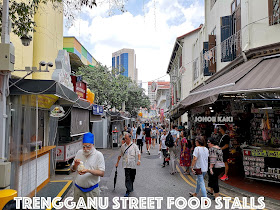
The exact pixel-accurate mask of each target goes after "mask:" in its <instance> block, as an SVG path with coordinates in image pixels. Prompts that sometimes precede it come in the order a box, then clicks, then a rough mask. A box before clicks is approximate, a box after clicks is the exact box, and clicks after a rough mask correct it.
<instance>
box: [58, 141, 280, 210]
mask: <svg viewBox="0 0 280 210" xmlns="http://www.w3.org/2000/svg"><path fill="white" fill-rule="evenodd" d="M99 151H101V152H102V153H103V154H104V158H105V162H106V172H105V176H104V177H103V178H102V179H101V182H100V188H101V196H102V197H109V202H110V206H112V205H113V203H112V199H113V197H122V196H124V194H125V191H126V188H125V183H124V181H125V180H124V177H125V176H124V170H123V169H122V167H121V164H120V165H119V168H118V180H117V184H116V189H115V190H114V174H115V163H116V161H117V156H118V154H119V150H118V149H113V150H112V149H102V150H99ZM144 151H146V150H145V149H144ZM162 161H163V159H160V158H159V155H158V146H156V148H154V149H152V150H151V155H147V154H146V153H143V154H142V158H141V166H139V167H138V168H137V175H136V180H135V183H134V189H135V191H134V192H133V193H131V197H137V198H139V197H163V201H162V207H161V209H167V205H166V203H167V202H166V201H167V197H175V198H178V197H184V198H186V199H189V196H188V195H189V192H194V190H195V186H196V181H195V176H194V175H183V171H184V168H182V167H180V166H178V164H177V167H176V169H177V172H178V173H176V174H175V175H170V173H169V172H170V168H169V167H168V166H167V167H165V168H162V167H161V164H162ZM74 176H75V174H73V173H72V174H70V175H56V176H55V177H53V179H55V180H73V178H74ZM220 185H221V186H222V187H221V195H222V196H224V197H232V198H234V197H238V198H239V199H240V200H241V201H242V197H244V196H250V197H255V198H256V197H259V195H256V194H252V193H249V192H247V191H244V190H241V189H238V188H233V187H231V186H230V187H229V185H227V184H225V183H222V182H221V183H220ZM224 186H225V187H224ZM66 196H73V189H71V190H70V191H69V192H68V194H67V195H66ZM200 196H201V195H199V197H200ZM232 200H233V199H232ZM265 202H266V209H273V210H274V209H280V206H279V202H278V201H277V200H272V199H267V198H266V201H265ZM214 204H215V202H214V201H212V206H211V208H209V209H215V205H214ZM230 204H232V201H231V203H230ZM110 209H112V208H110ZM127 209H128V208H127ZM147 209H148V208H147ZM171 209H177V208H175V206H173V207H172V208H171ZM184 209H190V208H189V207H187V208H184ZM222 209H224V208H222Z"/></svg>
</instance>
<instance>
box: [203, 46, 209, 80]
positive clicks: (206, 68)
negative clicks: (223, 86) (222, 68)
mask: <svg viewBox="0 0 280 210" xmlns="http://www.w3.org/2000/svg"><path fill="white" fill-rule="evenodd" d="M208 50H209V43H208V42H203V61H204V62H203V75H204V76H211V73H210V72H209V65H208V60H205V53H206V52H207V51H208Z"/></svg>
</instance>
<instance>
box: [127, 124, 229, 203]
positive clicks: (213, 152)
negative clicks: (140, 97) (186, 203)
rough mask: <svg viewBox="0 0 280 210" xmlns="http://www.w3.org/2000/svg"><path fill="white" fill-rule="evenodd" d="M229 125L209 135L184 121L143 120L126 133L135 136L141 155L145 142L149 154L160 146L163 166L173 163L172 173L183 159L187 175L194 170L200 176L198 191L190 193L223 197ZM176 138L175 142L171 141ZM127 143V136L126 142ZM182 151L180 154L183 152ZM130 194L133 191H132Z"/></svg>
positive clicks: (133, 137) (226, 173)
mask: <svg viewBox="0 0 280 210" xmlns="http://www.w3.org/2000/svg"><path fill="white" fill-rule="evenodd" d="M226 131H227V127H226V126H225V125H220V126H219V127H218V130H217V129H216V130H215V132H213V133H212V135H211V136H206V135H205V134H203V132H199V131H196V132H194V131H193V130H192V129H186V128H185V127H184V126H183V123H180V125H179V126H177V125H172V127H171V128H170V129H169V125H160V124H150V123H147V122H146V123H139V124H138V125H136V124H134V125H133V127H132V128H130V125H128V126H127V127H125V129H124V131H123V134H124V136H125V134H126V133H128V134H129V135H131V136H132V139H133V142H134V143H135V144H136V145H137V146H138V150H139V154H141V153H143V147H144V143H145V144H146V153H147V154H148V155H150V154H151V148H155V147H156V144H158V145H159V147H158V148H159V151H158V155H160V157H163V163H162V167H163V168H165V167H166V166H167V165H169V166H170V174H171V175H174V174H175V173H176V164H175V161H176V158H177V157H178V156H180V157H178V158H179V164H180V166H183V168H185V171H184V174H185V175H190V173H193V174H195V175H196V178H197V182H196V183H197V186H196V190H195V192H190V196H192V197H193V196H197V195H198V193H199V192H200V191H201V193H202V196H203V197H207V194H208V195H211V196H213V198H214V197H218V196H219V178H220V179H221V180H222V181H225V180H227V179H228V162H227V160H228V158H229V142H230V138H229V136H228V135H227V133H226ZM170 139H171V141H173V143H170ZM123 144H125V139H124V141H123ZM179 154H180V155H179ZM206 174H208V187H209V189H210V190H209V191H207V190H206V187H205V181H204V177H205V175H206ZM128 194H129V193H128Z"/></svg>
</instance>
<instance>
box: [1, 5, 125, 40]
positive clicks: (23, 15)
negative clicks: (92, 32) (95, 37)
mask: <svg viewBox="0 0 280 210" xmlns="http://www.w3.org/2000/svg"><path fill="white" fill-rule="evenodd" d="M48 2H51V3H52V5H53V8H54V9H56V10H57V12H63V13H64V16H65V18H66V24H67V26H72V25H73V22H74V20H75V18H76V16H77V14H78V11H79V10H81V8H82V7H83V6H85V7H89V8H91V9H92V8H93V7H94V6H97V3H96V0H26V1H25V0H24V1H23V0H22V1H21V2H20V1H19V0H9V17H10V19H11V25H12V29H11V30H12V32H13V33H14V34H16V35H17V36H18V37H20V38H21V37H23V36H28V33H30V32H33V31H35V29H34V28H35V26H36V22H35V21H34V15H35V14H36V12H38V9H39V6H40V5H44V4H47V3H48ZM99 3H100V4H101V3H108V4H109V6H110V8H109V10H110V11H109V13H110V14H112V11H113V10H115V9H117V10H119V11H121V12H125V11H126V10H125V9H124V5H125V3H126V1H123V0H115V1H113V2H111V1H110V0H99ZM0 4H1V5H0V32H1V30H2V5H3V0H0Z"/></svg>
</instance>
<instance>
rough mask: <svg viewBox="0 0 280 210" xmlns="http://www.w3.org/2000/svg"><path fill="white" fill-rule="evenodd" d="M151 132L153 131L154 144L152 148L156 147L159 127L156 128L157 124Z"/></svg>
mask: <svg viewBox="0 0 280 210" xmlns="http://www.w3.org/2000/svg"><path fill="white" fill-rule="evenodd" d="M151 132H152V145H153V147H152V148H155V147H156V138H157V129H156V126H155V125H154V126H153V128H152V131H151Z"/></svg>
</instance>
